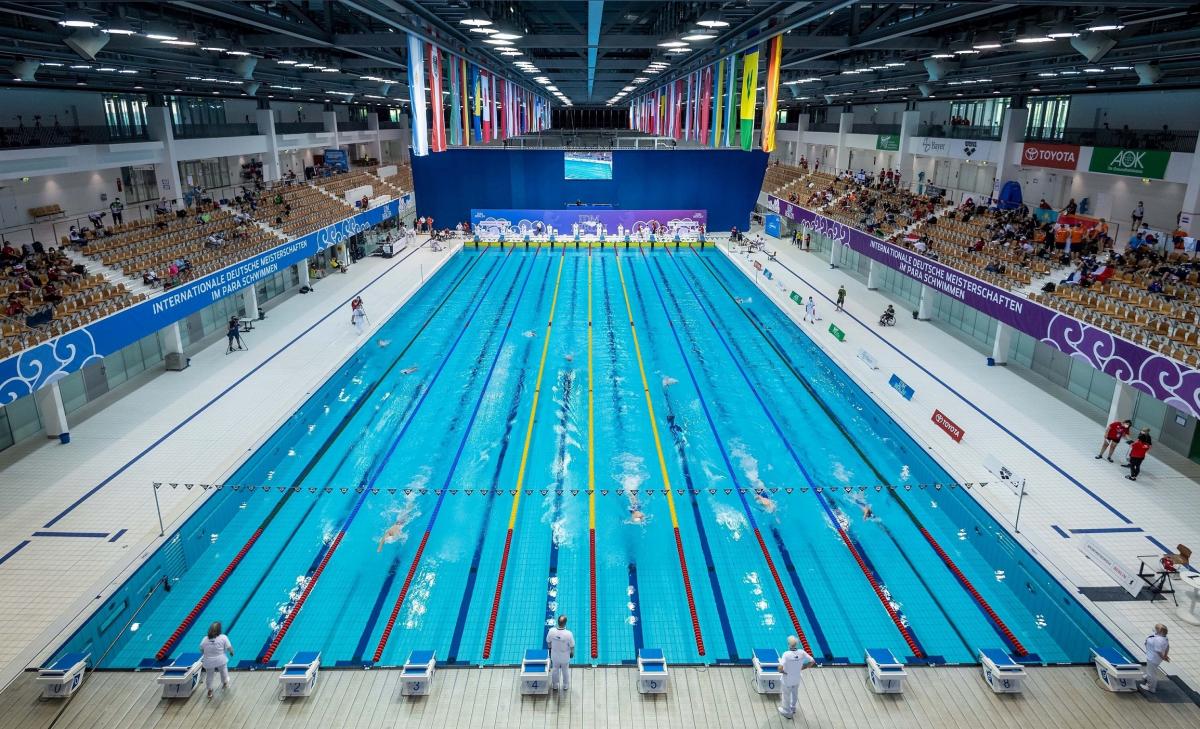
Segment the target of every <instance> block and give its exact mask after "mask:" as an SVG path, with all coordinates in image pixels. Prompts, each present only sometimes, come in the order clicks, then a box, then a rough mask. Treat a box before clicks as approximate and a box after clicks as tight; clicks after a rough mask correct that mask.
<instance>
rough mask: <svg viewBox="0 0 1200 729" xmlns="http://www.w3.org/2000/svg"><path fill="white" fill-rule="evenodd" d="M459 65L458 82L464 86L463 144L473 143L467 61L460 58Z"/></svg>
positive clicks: (461, 115)
mask: <svg viewBox="0 0 1200 729" xmlns="http://www.w3.org/2000/svg"><path fill="white" fill-rule="evenodd" d="M456 63H457V64H458V81H459V84H460V85H461V86H462V89H461V91H462V113H461V114H460V117H461V120H462V136H461V137H459V139H461V144H470V143H471V92H470V88H471V83H470V80H469V77H468V76H467V59H465V58H460V59H458V61H457V62H456Z"/></svg>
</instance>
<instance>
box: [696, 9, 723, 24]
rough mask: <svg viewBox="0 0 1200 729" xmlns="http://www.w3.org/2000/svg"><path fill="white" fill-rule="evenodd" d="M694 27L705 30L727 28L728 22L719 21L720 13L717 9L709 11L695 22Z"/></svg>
mask: <svg viewBox="0 0 1200 729" xmlns="http://www.w3.org/2000/svg"><path fill="white" fill-rule="evenodd" d="M696 25H700V26H703V27H705V28H728V27H729V21H728V20H722V19H721V12H720V11H719V10H717V9H715V8H714V9H712V10H709V11H708V12H707V13H705V14H704V15H701V16H700V18H699V19H698V20H697V21H696Z"/></svg>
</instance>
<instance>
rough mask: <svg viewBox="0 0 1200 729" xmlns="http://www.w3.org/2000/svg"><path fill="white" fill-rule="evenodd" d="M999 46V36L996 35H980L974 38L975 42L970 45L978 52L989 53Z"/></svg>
mask: <svg viewBox="0 0 1200 729" xmlns="http://www.w3.org/2000/svg"><path fill="white" fill-rule="evenodd" d="M1001 45H1002V43H1001V42H1000V36H999V35H997V34H996V33H980V34H979V35H977V36H975V42H974V43H972V44H971V47H972V48H975V49H977V50H980V51H990V50H992V49H994V48H999V47H1000V46H1001Z"/></svg>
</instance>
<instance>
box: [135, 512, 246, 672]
mask: <svg viewBox="0 0 1200 729" xmlns="http://www.w3.org/2000/svg"><path fill="white" fill-rule="evenodd" d="M262 533H263V530H262V527H259V528H258V529H257V530H255V532H254V534H252V535H251V536H250V539H248V540H246V544H245V545H243V546H242V549H241V551H239V552H238V553H237V554H236V555H235V556H234V558H233V559H232V560H231V561H230V562H229V564H228V566H226V567H225V570H224V571H223V572H221V574H220V576H219V577H217V580H216V582H213V583H212V587H210V588H208V591H207V592H205V593H204V595H203V596H202V597H201V598H200V600H199V602H197V603H196V607H194V608H192V611H191V612H189V613H188V614H187V617H185V618H184V619H183V622H182V623H180V624H179V627H178V628H176V629H175V632H174V633H171V637H170V638H167V642H166V643H163V646H162V648H159V649H158V653H156V654H154V657H155V658H157V659H158V660H160V661H161V660H164V659H165V658H166V657H167V656H168V655H170V653H171V649H172V648H174V647H175V644H176V643H178V642H179V639H180V638H182V637H183V634H184V633H186V632H187V631H188V628H190V627H192V623H194V622H196V618H198V617H200V613H201V611H203V610H204V608H205V607H206V606H207V605H208V603H209V601H210V600H212V599H213V596H214V595H216V594H217V590H219V589H221V585H223V584H225V580H227V579H229V575H230V574H232V573H233V571H234V570H235V569H237V566H238V563H240V562H241V561H242V558H243V557H245V556H246V552H249V551H250V548H251V547H253V546H254V543H255V542H256V541H258V538H259V537H260V536H262Z"/></svg>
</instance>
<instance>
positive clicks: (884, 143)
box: [875, 134, 900, 152]
mask: <svg viewBox="0 0 1200 729" xmlns="http://www.w3.org/2000/svg"><path fill="white" fill-rule="evenodd" d="M875 149H882V150H883V151H884V152H899V151H900V135H899V134H876V135H875Z"/></svg>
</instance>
